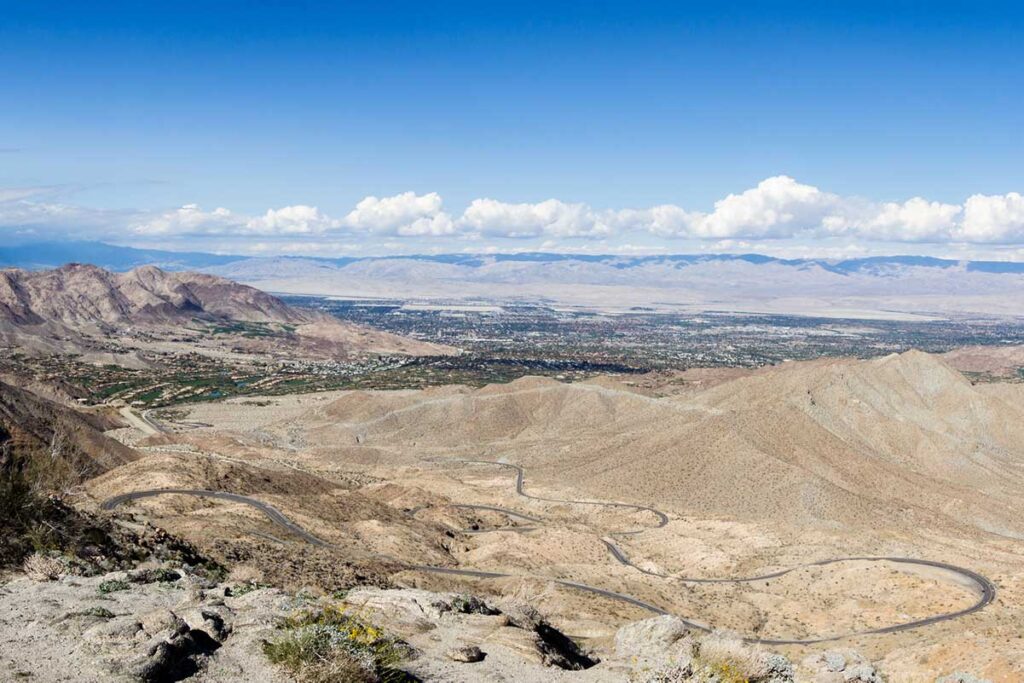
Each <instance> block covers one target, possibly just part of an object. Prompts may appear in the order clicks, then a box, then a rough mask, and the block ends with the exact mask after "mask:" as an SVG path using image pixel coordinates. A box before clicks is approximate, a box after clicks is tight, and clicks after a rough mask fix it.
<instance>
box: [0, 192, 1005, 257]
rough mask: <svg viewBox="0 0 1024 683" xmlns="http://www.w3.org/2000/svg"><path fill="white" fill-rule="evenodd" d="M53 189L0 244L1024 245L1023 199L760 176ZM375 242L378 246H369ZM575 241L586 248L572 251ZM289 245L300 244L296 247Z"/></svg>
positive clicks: (32, 197)
mask: <svg viewBox="0 0 1024 683" xmlns="http://www.w3.org/2000/svg"><path fill="white" fill-rule="evenodd" d="M61 192H62V191H61V189H60V188H7V189H5V188H0V240H2V239H4V238H8V239H19V240H22V241H26V240H33V239H34V240H40V241H42V240H52V239H98V240H107V241H112V240H120V241H124V240H125V239H128V238H134V239H136V240H147V241H149V242H150V243H157V242H162V243H165V244H176V245H182V244H184V245H187V246H188V247H189V248H200V247H203V246H204V245H207V246H208V245H217V248H218V250H220V251H236V252H239V253H240V252H243V251H246V250H252V248H253V246H254V245H255V244H257V242H254V241H253V240H258V244H259V245H260V249H261V250H265V251H267V252H268V253H269V252H272V251H274V250H275V249H277V250H278V251H279V253H292V252H299V251H301V252H306V253H317V249H318V248H319V247H318V245H319V246H320V247H322V248H324V249H330V250H332V251H334V252H335V253H336V252H337V250H338V249H339V248H340V245H342V244H344V245H346V246H345V248H346V249H348V248H355V247H353V246H351V245H359V244H362V245H366V246H367V247H368V246H369V245H370V244H373V245H374V246H376V247H380V248H381V249H385V248H386V249H394V250H396V251H403V252H413V251H417V250H418V251H421V252H427V251H431V250H452V251H457V250H459V249H463V248H472V249H475V250H484V249H487V248H490V247H494V245H495V244H501V245H502V246H501V247H498V248H500V249H506V250H507V249H509V248H510V245H511V244H515V245H516V246H515V249H518V250H523V249H526V250H529V249H536V248H539V247H540V246H541V245H542V244H543V243H545V242H546V241H547V242H551V243H552V244H557V245H558V248H559V249H561V250H565V251H572V250H574V249H589V250H592V249H604V250H606V253H612V252H613V251H614V250H616V249H626V248H636V249H643V250H655V249H662V248H664V245H666V244H667V243H666V242H664V240H666V239H672V240H679V241H675V242H674V244H675V245H676V246H675V248H676V249H679V248H680V245H685V246H686V248H697V249H705V248H716V246H715V245H740V244H742V248H743V249H747V250H749V251H760V252H768V251H770V250H771V249H772V248H774V247H773V245H774V244H776V243H781V242H786V241H790V242H800V243H801V244H811V245H814V244H817V245H818V246H819V247H821V248H822V249H824V248H825V247H826V246H827V245H828V244H829V240H844V241H847V242H850V243H853V244H856V243H858V242H859V243H864V244H874V245H876V246H878V245H882V244H889V245H898V244H901V243H904V244H905V243H916V244H918V245H924V244H932V245H947V246H950V245H970V244H975V245H989V247H990V248H994V247H997V246H998V247H1000V248H1003V247H1006V248H1010V247H1013V246H1024V196H1021V194H1019V193H1016V192H1011V193H1008V194H1005V195H981V194H976V195H973V196H971V197H969V198H968V199H966V200H965V202H964V203H963V204H949V203H943V202H937V201H930V200H928V199H925V198H922V197H913V198H911V199H907V200H904V201H887V202H875V201H871V200H870V199H866V198H861V197H849V196H841V195H838V194H834V193H830V192H826V191H823V190H821V189H819V188H817V187H815V186H813V185H808V184H804V183H800V182H798V181H796V180H794V179H793V178H791V177H789V176H775V177H771V178H767V179H765V180H763V181H762V182H760V183H758V184H757V185H756V186H755V187H752V188H749V189H747V190H744V191H742V192H737V193H733V194H729V195H728V196H726V197H724V198H722V199H720V200H718V201H717V202H715V203H714V204H713V206H712V207H711V209H710V211H699V210H693V209H691V208H684V207H681V206H676V205H674V204H662V205H658V206H653V207H649V208H631V209H614V208H609V209H605V208H601V209H598V208H594V207H592V206H590V205H588V204H584V203H572V202H565V201H562V200H559V199H547V200H545V201H541V202H537V203H508V202H502V201H500V200H497V199H490V198H483V199H475V200H473V201H471V202H470V203H469V205H468V206H467V207H466V208H465V210H464V211H463V212H462V214H461V215H460V216H453V215H451V214H449V213H448V212H447V211H446V210H445V207H444V203H443V201H442V198H441V196H440V195H439V194H438V193H436V192H430V193H427V194H422V195H420V194H416V193H415V192H404V193H401V194H398V195H394V196H391V197H376V196H368V197H365V198H364V199H362V200H361V201H359V202H358V203H357V204H356V205H355V207H354V208H353V209H352V210H351V211H349V212H348V213H347V214H345V215H344V217H342V218H336V217H332V216H331V215H328V214H327V213H325V212H323V211H321V210H320V209H319V208H317V207H315V206H310V205H305V204H296V205H291V206H284V207H280V208H270V209H268V210H266V211H265V212H264V213H262V214H256V215H252V214H243V213H237V212H234V211H231V210H229V209H227V208H223V207H220V208H215V209H213V210H209V211H208V210H205V209H203V208H201V207H200V206H198V205H195V204H187V205H185V206H182V207H180V208H176V209H171V210H167V211H142V210H116V211H115V210H106V209H96V208H90V207H83V206H76V205H73V204H67V203H61V202H58V201H54V200H56V199H57V198H58V196H59V195H60V194H61ZM374 237H380V238H381V239H379V240H376V241H373V238H374ZM339 240H343V242H339ZM584 242H585V243H586V245H587V246H580V245H582V244H583V243H584ZM298 244H305V245H307V247H305V248H302V249H298V248H297V247H296V245H298ZM232 245H235V246H232ZM778 246H779V248H783V247H784V246H785V245H784V244H778ZM721 248H726V247H724V246H723V247H721ZM830 248H831V247H830ZM958 248H959V247H958ZM922 249H924V247H923V246H920V247H918V251H921V250H922Z"/></svg>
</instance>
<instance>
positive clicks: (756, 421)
mask: <svg viewBox="0 0 1024 683" xmlns="http://www.w3.org/2000/svg"><path fill="white" fill-rule="evenodd" d="M299 422H300V423H301V424H305V425H306V426H307V429H308V430H309V441H310V442H317V440H319V441H320V442H326V443H342V444H344V443H353V444H354V443H359V444H361V445H363V446H365V447H370V448H380V449H383V450H388V451H401V452H406V453H409V454H416V455H418V456H436V457H451V456H456V457H474V458H483V459H491V460H493V459H498V458H506V459H508V460H509V461H510V462H516V463H519V464H522V465H523V466H525V467H526V468H527V469H528V471H529V477H530V480H531V482H532V485H533V486H534V487H536V488H540V489H545V488H548V490H551V491H555V490H557V489H558V487H559V486H561V487H568V486H571V487H573V488H575V489H578V490H581V491H583V492H585V493H586V494H587V495H591V496H594V497H597V498H602V499H613V500H624V501H630V502H637V503H646V502H649V501H652V500H654V501H661V502H663V503H665V504H671V505H672V506H674V507H675V508H676V509H677V510H680V511H686V512H692V513H694V514H701V515H712V516H726V517H730V518H737V519H744V520H757V521H765V520H775V521H778V522H782V523H787V524H795V525H801V526H803V525H819V526H824V527H837V526H840V527H841V526H846V525H856V526H864V525H872V524H877V523H879V522H880V521H885V523H886V524H887V526H889V527H890V528H903V529H911V528H918V527H919V526H920V525H924V526H929V525H933V526H934V525H938V526H943V527H956V528H958V529H960V530H962V531H965V533H967V532H968V530H973V531H975V532H976V531H984V532H988V533H993V534H998V535H1003V536H1007V537H1011V538H1020V537H1024V524H1022V523H1021V522H1020V519H1019V515H1018V514H1016V512H1015V508H1014V505H1015V501H1017V500H1019V498H1020V496H1021V495H1022V494H1024V475H1022V473H1021V470H1020V463H1021V462H1024V405H1021V404H1019V403H1015V402H1014V401H1012V400H1008V399H1007V397H1006V396H1003V395H997V394H995V393H993V392H988V391H984V390H983V388H982V387H975V386H972V384H971V383H970V382H969V381H967V380H966V379H965V378H964V377H963V376H962V375H961V374H960V373H959V372H957V371H956V370H954V369H952V368H951V367H949V366H948V365H947V364H946V363H945V362H944V361H943V360H941V359H940V358H938V357H936V356H931V355H928V354H924V353H920V352H908V353H905V354H901V355H894V356H889V357H886V358H881V359H876V360H869V361H859V360H839V361H835V360H830V361H814V362H809V363H792V364H785V365H782V366H778V367H774V368H768V369H765V370H762V371H759V372H756V373H753V374H751V375H749V376H746V377H741V378H739V379H734V380H732V381H727V382H724V383H721V384H718V385H717V386H714V387H712V388H710V389H707V390H705V391H699V392H696V393H693V394H687V395H684V396H677V397H672V398H665V399H655V398H649V397H646V396H642V395H638V394H636V393H634V392H631V391H626V390H621V391H620V390H616V389H615V388H613V387H610V386H607V385H606V386H596V385H588V384H561V383H558V382H555V381H552V380H541V379H537V378H526V379H523V380H519V381H517V382H513V383H511V384H508V385H493V386H489V387H485V388H483V389H480V390H476V391H471V390H468V389H463V390H460V391H453V390H447V391H445V392H436V391H435V392H398V393H396V394H382V393H369V394H360V393H354V394H349V395H346V396H343V397H342V398H340V399H338V400H337V401H336V402H335V403H333V404H332V405H329V406H327V407H325V408H321V409H318V410H317V411H315V412H312V413H310V414H308V415H307V416H305V418H302V419H300V420H299ZM550 487H554V488H550ZM982 492H983V493H982Z"/></svg>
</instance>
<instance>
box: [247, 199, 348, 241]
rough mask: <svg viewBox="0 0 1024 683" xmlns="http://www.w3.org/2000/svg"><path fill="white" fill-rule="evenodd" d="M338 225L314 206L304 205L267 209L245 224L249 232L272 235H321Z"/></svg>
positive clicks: (338, 223)
mask: <svg viewBox="0 0 1024 683" xmlns="http://www.w3.org/2000/svg"><path fill="white" fill-rule="evenodd" d="M340 225H341V222H340V221H338V220H336V219H333V218H331V217H330V216H327V215H325V214H324V213H322V212H321V211H320V209H318V208H316V207H315V206H306V205H304V204H296V205H295V206H285V207H283V208H280V209H267V212H266V213H265V214H263V215H262V216H260V217H259V218H251V219H249V220H248V221H246V223H245V227H246V229H247V230H249V231H251V232H254V233H259V234H272V235H309V234H322V233H324V232H327V231H328V230H333V229H335V228H338V227H339V226H340Z"/></svg>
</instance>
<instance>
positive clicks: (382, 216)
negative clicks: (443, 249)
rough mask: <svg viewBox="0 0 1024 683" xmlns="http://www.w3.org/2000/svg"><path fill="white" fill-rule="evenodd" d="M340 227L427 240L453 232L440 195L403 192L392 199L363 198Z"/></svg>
mask: <svg viewBox="0 0 1024 683" xmlns="http://www.w3.org/2000/svg"><path fill="white" fill-rule="evenodd" d="M344 225H346V226H348V227H350V228H352V229H354V230H360V231H365V232H370V233H375V234H385V235H404V236H429V235H450V234H452V233H453V232H455V225H454V223H453V222H452V218H451V216H449V215H448V214H447V213H445V212H444V209H443V206H442V201H441V195H439V194H437V193H436V192H430V193H428V194H425V195H417V194H416V193H415V192H403V193H402V194H398V195H395V196H394V197H373V196H370V197H366V198H364V199H363V200H362V201H360V202H359V203H358V204H356V208H355V209H353V210H352V211H351V212H350V213H349V214H348V215H347V216H345V219H344Z"/></svg>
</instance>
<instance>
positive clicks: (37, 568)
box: [21, 552, 70, 581]
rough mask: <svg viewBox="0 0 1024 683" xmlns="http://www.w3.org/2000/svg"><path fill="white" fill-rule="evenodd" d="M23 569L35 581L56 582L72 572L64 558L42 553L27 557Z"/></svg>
mask: <svg viewBox="0 0 1024 683" xmlns="http://www.w3.org/2000/svg"><path fill="white" fill-rule="evenodd" d="M21 568H22V570H24V572H25V574H26V575H27V576H28V578H30V579H32V580H33V581H56V580H57V579H59V578H60V577H62V576H64V575H66V574H68V573H69V571H70V568H69V567H68V563H67V562H66V561H65V560H64V558H62V557H60V556H56V555H51V554H47V553H41V552H36V553H33V554H31V555H29V556H28V557H26V558H25V562H24V563H22V565H21Z"/></svg>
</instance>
